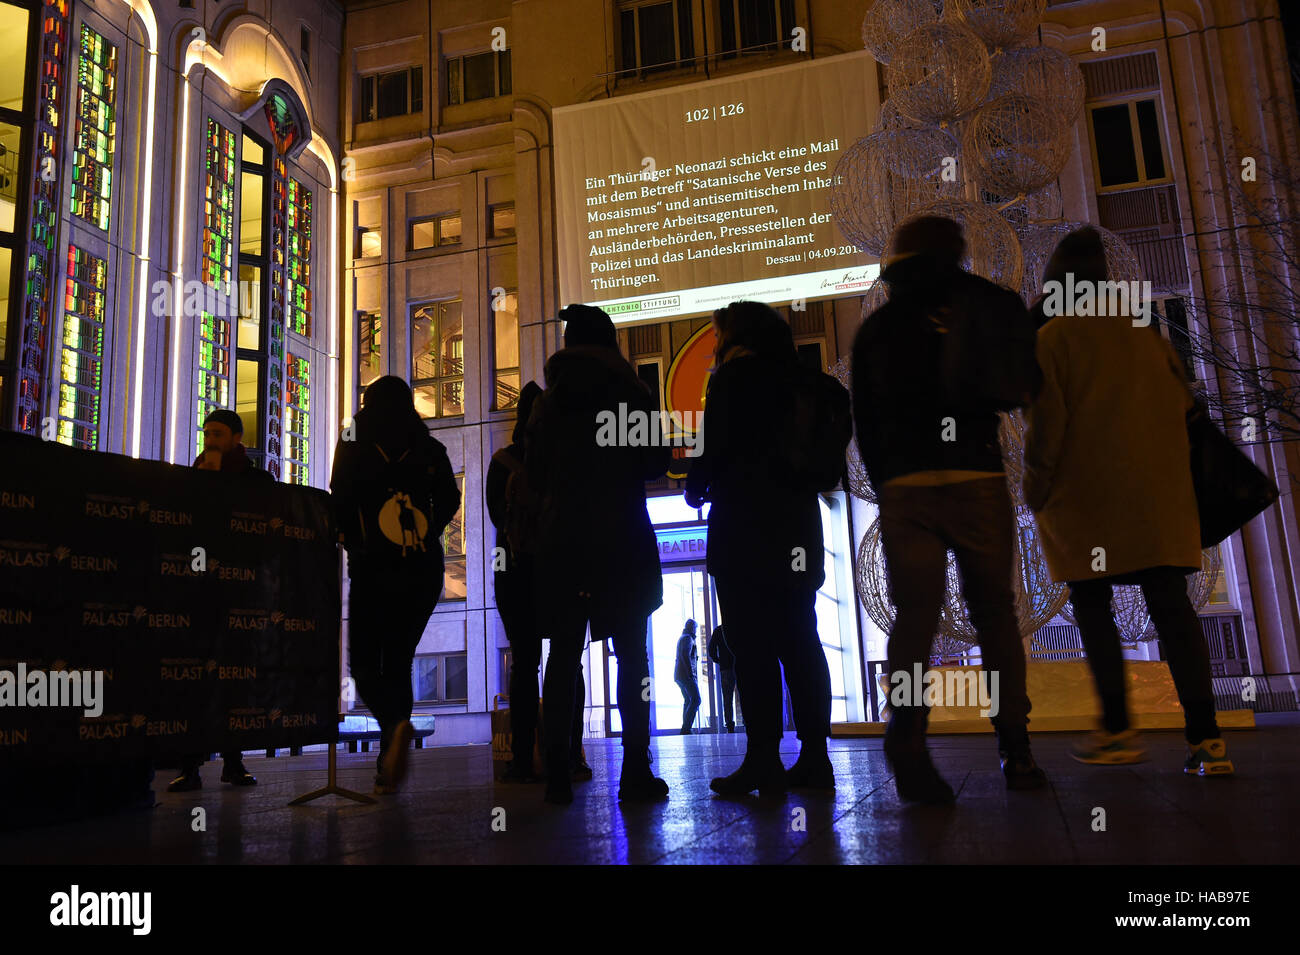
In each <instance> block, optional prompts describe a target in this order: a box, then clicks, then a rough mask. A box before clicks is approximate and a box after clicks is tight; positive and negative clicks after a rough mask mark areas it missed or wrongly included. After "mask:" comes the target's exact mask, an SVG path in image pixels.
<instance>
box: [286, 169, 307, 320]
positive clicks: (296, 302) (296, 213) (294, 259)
mask: <svg viewBox="0 0 1300 955" xmlns="http://www.w3.org/2000/svg"><path fill="white" fill-rule="evenodd" d="M288 214H289V223H288V229H287V231H286V232H285V238H286V239H287V240H288V250H287V252H288V254H287V256H286V265H287V271H288V280H287V284H286V285H285V293H286V298H287V301H288V307H289V328H290V330H291V331H293V332H294V333H295V334H298V335H302V336H304V337H307V338H310V337H311V190H310V189H308V188H307V187H306V186H304V185H303V184H302V183H300V182H299V181H298V180H297V179H290V180H289V202H288Z"/></svg>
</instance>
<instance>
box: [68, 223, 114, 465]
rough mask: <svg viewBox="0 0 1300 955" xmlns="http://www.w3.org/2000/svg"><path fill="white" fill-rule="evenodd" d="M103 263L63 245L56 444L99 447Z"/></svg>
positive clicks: (105, 276) (105, 285)
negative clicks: (64, 274)
mask: <svg viewBox="0 0 1300 955" xmlns="http://www.w3.org/2000/svg"><path fill="white" fill-rule="evenodd" d="M107 288H108V263H107V262H106V261H104V260H103V259H100V258H96V257H95V256H93V255H91V254H90V253H89V252H86V251H84V250H83V249H79V248H77V247H76V246H75V245H69V246H68V274H67V278H66V286H65V292H64V300H63V312H64V314H63V363H62V379H61V381H60V382H59V425H58V440H59V442H60V443H61V444H67V445H71V446H72V447H76V448H84V449H86V450H88V451H95V450H98V449H99V398H100V392H101V386H102V384H103V374H104V294H105V291H106V290H107Z"/></svg>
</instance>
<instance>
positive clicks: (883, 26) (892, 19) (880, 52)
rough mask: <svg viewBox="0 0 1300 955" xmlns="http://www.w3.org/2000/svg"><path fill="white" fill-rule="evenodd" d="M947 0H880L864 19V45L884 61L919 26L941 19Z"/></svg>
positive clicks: (887, 60)
mask: <svg viewBox="0 0 1300 955" xmlns="http://www.w3.org/2000/svg"><path fill="white" fill-rule="evenodd" d="M942 15H943V0H876V2H875V3H873V4H872V5H871V9H870V10H868V11H867V15H866V16H865V17H864V18H863V20H862V45H863V46H864V47H866V48H867V49H868V50H870V51H871V55H872V56H874V57H875V58H876V59H877V60H879V61H880V62H881V63H888V62H889V61H890V60H891V59H892V58H893V55H894V49H895V48H896V47H897V46H898V44H899V43H901V42H902V41H903V39H904V38H905V37H906V36H907V35H908V34H909V33H911V32H912V31H913V30H915V29H916V28H917V27H920V26H925V25H926V24H928V23H938V22H939V20H940V18H941V17H942Z"/></svg>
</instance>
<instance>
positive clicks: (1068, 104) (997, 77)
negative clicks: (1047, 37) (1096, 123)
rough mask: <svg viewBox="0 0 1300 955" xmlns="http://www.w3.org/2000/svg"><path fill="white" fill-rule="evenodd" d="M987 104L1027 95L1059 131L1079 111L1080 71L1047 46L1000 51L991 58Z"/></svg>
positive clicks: (1076, 116)
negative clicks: (1039, 104) (1052, 120)
mask: <svg viewBox="0 0 1300 955" xmlns="http://www.w3.org/2000/svg"><path fill="white" fill-rule="evenodd" d="M992 67H993V74H992V79H991V80H990V82H989V94H988V98H989V100H990V101H992V100H995V99H1000V98H1001V97H1003V96H1009V95H1012V94H1019V95H1021V96H1028V97H1029V98H1030V99H1033V100H1036V101H1038V102H1039V103H1042V104H1043V105H1044V106H1045V107H1047V109H1048V111H1049V112H1050V113H1051V115H1052V117H1053V119H1054V120H1055V121H1056V122H1057V124H1058V126H1059V127H1060V128H1061V129H1065V128H1067V127H1069V126H1073V125H1074V122H1075V120H1077V119H1078V118H1079V114H1080V113H1081V112H1082V111H1083V98H1084V95H1085V93H1086V89H1085V87H1084V82H1083V72H1082V71H1081V70H1080V69H1079V67H1078V66H1076V65H1075V62H1074V60H1072V59H1070V57H1069V55H1068V54H1066V53H1063V52H1061V51H1060V50H1057V49H1053V48H1052V47H1047V46H1030V47H1021V48H1019V49H1014V50H1003V51H1002V52H1001V53H999V54H998V55H997V56H995V57H993V59H992Z"/></svg>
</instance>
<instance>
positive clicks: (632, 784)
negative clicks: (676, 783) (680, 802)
mask: <svg viewBox="0 0 1300 955" xmlns="http://www.w3.org/2000/svg"><path fill="white" fill-rule="evenodd" d="M618 798H619V801H620V802H660V801H662V800H664V799H667V798H668V784H667V783H666V782H664V781H663V780H662V779H660V778H659V777H658V776H656V775H655V774H654V773H652V772H651V771H650V760H649V759H648V758H642V757H641V755H640V754H639V753H637V754H636V755H635V756H634V755H632V754H630V753H629V752H628V751H627V750H626V749H624V750H623V772H622V774H621V775H620V776H619V780H618Z"/></svg>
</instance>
